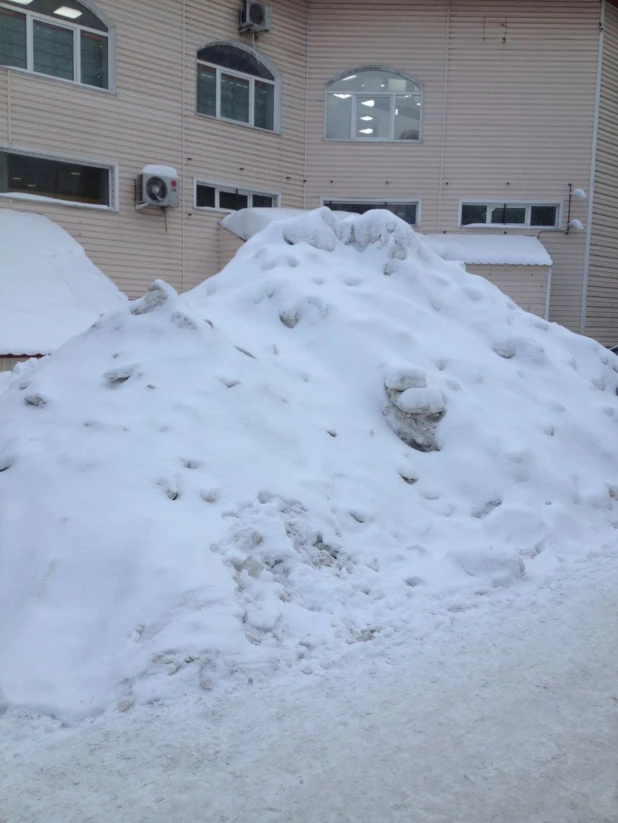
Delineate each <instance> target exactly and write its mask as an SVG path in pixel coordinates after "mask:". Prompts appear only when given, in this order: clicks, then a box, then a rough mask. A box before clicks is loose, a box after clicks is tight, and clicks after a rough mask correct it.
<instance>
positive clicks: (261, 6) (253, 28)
mask: <svg viewBox="0 0 618 823" xmlns="http://www.w3.org/2000/svg"><path fill="white" fill-rule="evenodd" d="M271 27H272V14H271V11H270V9H269V8H268V6H267V5H266V4H265V3H260V2H257V0H243V4H242V7H241V9H240V30H241V32H252V33H253V34H261V33H262V32H265V31H270V29H271Z"/></svg>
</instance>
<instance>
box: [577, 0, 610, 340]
mask: <svg viewBox="0 0 618 823" xmlns="http://www.w3.org/2000/svg"><path fill="white" fill-rule="evenodd" d="M599 29H600V34H599V53H598V56H597V80H596V89H595V95H594V125H593V127H592V155H591V158H590V184H589V187H588V217H587V225H586V247H585V251H584V279H583V283H582V309H581V315H580V319H579V333H580V334H584V333H585V331H586V310H587V308H588V273H589V270H590V247H591V244H592V211H593V207H594V183H595V179H596V170H597V144H598V140H599V108H600V104H601V79H602V77H603V41H604V34H605V0H601V18H600V20H599Z"/></svg>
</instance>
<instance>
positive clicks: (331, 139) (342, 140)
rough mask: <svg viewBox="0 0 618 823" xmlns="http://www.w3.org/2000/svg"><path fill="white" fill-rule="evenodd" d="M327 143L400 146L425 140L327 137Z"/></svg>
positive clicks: (416, 143)
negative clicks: (391, 144) (390, 144)
mask: <svg viewBox="0 0 618 823" xmlns="http://www.w3.org/2000/svg"><path fill="white" fill-rule="evenodd" d="M324 142H325V143H357V144H359V145H361V146H362V145H363V144H364V143H393V144H395V145H399V146H409V145H411V144H412V145H419V144H420V143H422V142H423V140H422V138H420V137H419V138H418V140H395V139H394V138H392V137H325V138H324Z"/></svg>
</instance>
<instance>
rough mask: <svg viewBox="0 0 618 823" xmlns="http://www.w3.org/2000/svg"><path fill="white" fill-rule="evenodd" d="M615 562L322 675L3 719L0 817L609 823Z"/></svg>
mask: <svg viewBox="0 0 618 823" xmlns="http://www.w3.org/2000/svg"><path fill="white" fill-rule="evenodd" d="M617 561H618V558H617V557H616V556H615V555H614V556H613V557H605V558H595V559H594V560H591V561H588V562H584V563H578V564H576V565H574V566H572V567H565V568H564V569H563V573H562V574H561V575H560V576H559V578H557V579H555V580H552V581H551V585H550V586H548V587H545V588H543V589H540V590H537V591H536V592H533V591H531V587H527V589H526V596H524V597H520V596H517V594H516V593H515V591H514V590H513V589H511V590H510V591H509V592H504V597H503V599H502V601H501V603H500V604H499V606H498V604H492V606H491V607H489V608H488V606H489V604H488V603H487V601H486V599H485V600H483V599H477V602H475V603H470V606H477V607H478V608H470V609H468V610H467V611H464V612H456V613H454V612H451V613H446V614H445V616H444V618H443V620H442V625H441V627H440V628H438V629H433V630H432V632H431V635H430V636H426V637H424V638H419V639H412V640H411V641H410V642H409V643H408V644H407V645H406V646H405V647H399V648H391V649H389V650H387V651H386V652H385V653H383V654H381V655H380V657H379V658H378V657H376V658H374V659H367V660H358V661H353V662H351V664H350V665H344V666H337V667H336V668H333V669H331V670H330V671H323V672H321V674H320V676H316V677H309V678H307V677H302V678H300V679H298V678H297V679H292V678H289V679H288V680H285V681H281V680H276V681H273V680H272V678H271V679H270V680H269V681H268V682H258V681H257V680H254V681H253V683H247V682H245V684H243V685H240V686H238V687H236V688H234V689H228V690H225V691H223V692H222V693H221V694H220V695H212V694H208V695H206V694H203V695H202V696H201V698H200V696H198V695H196V696H190V697H187V698H186V699H184V700H182V701H174V702H171V701H170V702H169V703H167V704H163V705H161V704H158V705H156V706H140V707H136V708H135V709H134V710H133V711H131V712H126V713H121V712H109V713H107V714H106V715H104V716H102V717H100V718H96V719H95V720H94V721H90V722H85V723H79V724H72V725H67V724H66V723H61V722H60V721H58V720H54V719H51V718H48V717H29V716H27V715H26V713H24V712H18V711H9V712H6V713H5V714H4V715H3V716H2V717H0V763H1V764H2V766H3V768H0V798H2V799H0V813H4V820H6V821H7V823H9V822H10V823H41V822H42V821H45V823H85V821H93V823H94V821H96V823H98V821H105V823H127V820H129V821H131V823H186V821H188V820H195V821H200V822H201V821H204V823H221V822H222V821H226V822H227V823H247V821H251V823H297V821H303V823H305V822H306V823H352V821H353V823H378V821H380V823H381V822H382V821H384V823H522V821H534V823H615V821H616V809H618V791H617V784H616V775H617V774H618V724H617V723H616V717H617V715H618V696H617V695H616V683H617V682H618V585H617V584H618V562H617ZM520 594H521V592H520ZM483 603H485V606H486V607H485V608H482V606H483ZM496 606H498V607H496Z"/></svg>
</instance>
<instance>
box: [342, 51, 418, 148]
mask: <svg viewBox="0 0 618 823" xmlns="http://www.w3.org/2000/svg"><path fill="white" fill-rule="evenodd" d="M422 102H423V101H422V89H421V87H420V86H419V85H418V83H416V82H415V81H414V80H412V79H411V78H409V77H406V76H405V75H403V74H401V73H400V72H396V71H393V70H392V69H384V68H380V67H367V68H363V69H357V70H355V71H352V72H350V73H349V74H346V75H345V76H343V77H339V78H337V79H335V80H333V81H332V82H331V83H329V84H328V85H327V87H326V138H327V139H328V140H419V138H420V130H421V108H422V107H421V103H422Z"/></svg>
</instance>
